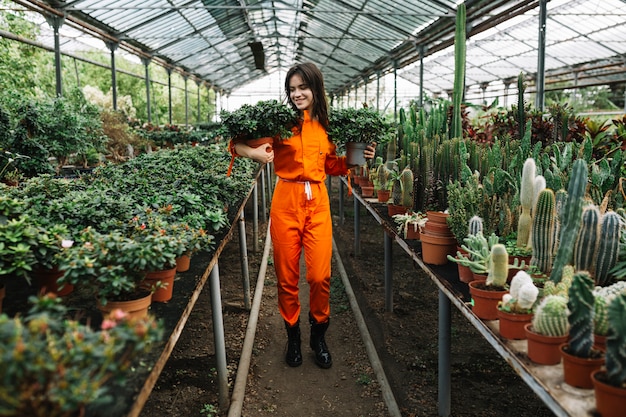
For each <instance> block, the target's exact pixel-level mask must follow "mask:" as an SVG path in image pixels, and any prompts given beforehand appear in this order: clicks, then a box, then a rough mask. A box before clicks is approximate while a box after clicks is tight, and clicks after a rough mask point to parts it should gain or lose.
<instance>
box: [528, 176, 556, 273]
mask: <svg viewBox="0 0 626 417" xmlns="http://www.w3.org/2000/svg"><path fill="white" fill-rule="evenodd" d="M554 207H555V197H554V192H553V191H552V190H550V189H549V188H548V189H545V190H543V191H541V192H540V193H539V197H538V198H537V205H536V206H535V210H534V212H535V214H534V217H533V223H532V233H531V236H532V245H531V246H532V258H531V260H530V264H531V265H532V266H536V267H537V268H538V269H539V270H540V271H541V272H542V273H544V274H548V273H550V269H551V268H552V251H553V246H554V245H553V242H552V239H553V237H554V236H553V233H554V232H553V230H554V222H555V209H554Z"/></svg>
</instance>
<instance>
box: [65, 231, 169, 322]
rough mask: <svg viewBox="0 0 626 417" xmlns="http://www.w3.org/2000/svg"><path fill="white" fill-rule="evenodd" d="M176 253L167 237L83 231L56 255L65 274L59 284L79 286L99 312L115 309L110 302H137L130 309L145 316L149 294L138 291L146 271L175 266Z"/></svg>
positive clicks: (149, 298) (150, 234)
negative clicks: (92, 299) (96, 305)
mask: <svg viewBox="0 0 626 417" xmlns="http://www.w3.org/2000/svg"><path fill="white" fill-rule="evenodd" d="M179 253H181V248H180V245H179V243H178V241H177V238H172V237H171V236H167V235H160V234H153V233H147V234H145V236H143V237H142V238H141V239H133V238H131V237H128V236H126V235H125V234H124V233H122V232H120V231H112V232H109V233H99V232H97V231H95V230H93V229H92V228H87V229H85V230H84V231H83V232H82V233H81V235H80V236H79V237H78V239H77V242H76V243H74V244H73V245H72V246H71V247H68V248H65V250H64V251H63V252H62V253H61V255H60V256H59V268H60V269H61V270H63V271H65V273H64V275H63V277H61V278H60V279H59V282H60V283H70V284H73V285H77V284H80V285H81V287H84V288H86V289H87V290H88V291H90V292H91V293H93V294H94V295H95V296H96V298H97V301H98V308H100V309H101V310H103V311H107V310H111V309H112V308H115V307H118V305H117V304H113V307H111V306H110V304H111V302H113V301H115V302H116V303H117V302H127V301H131V300H132V301H134V300H137V299H140V300H141V302H140V303H139V305H137V306H133V309H134V310H135V311H136V313H135V314H137V315H145V314H146V312H147V309H148V307H149V305H150V301H151V294H150V291H146V290H145V289H144V288H142V284H143V281H144V279H145V275H146V272H147V271H156V270H159V269H162V268H163V267H164V266H165V265H170V266H171V265H175V264H176V256H178V254H179ZM120 308H121V307H120Z"/></svg>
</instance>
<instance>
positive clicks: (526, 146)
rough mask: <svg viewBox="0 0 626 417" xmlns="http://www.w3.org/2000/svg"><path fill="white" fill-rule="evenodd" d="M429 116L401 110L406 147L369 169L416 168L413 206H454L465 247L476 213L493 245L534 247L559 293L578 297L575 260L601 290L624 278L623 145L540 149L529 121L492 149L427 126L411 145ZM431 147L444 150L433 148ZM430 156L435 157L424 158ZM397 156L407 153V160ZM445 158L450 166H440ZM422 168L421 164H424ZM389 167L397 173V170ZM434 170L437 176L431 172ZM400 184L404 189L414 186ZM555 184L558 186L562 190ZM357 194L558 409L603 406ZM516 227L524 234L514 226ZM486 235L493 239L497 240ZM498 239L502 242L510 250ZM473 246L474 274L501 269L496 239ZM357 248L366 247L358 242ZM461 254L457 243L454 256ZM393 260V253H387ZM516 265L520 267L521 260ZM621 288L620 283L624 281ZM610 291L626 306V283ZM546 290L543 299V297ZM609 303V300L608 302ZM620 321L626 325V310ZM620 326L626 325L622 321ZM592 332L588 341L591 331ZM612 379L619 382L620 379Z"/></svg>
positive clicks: (536, 264) (571, 412)
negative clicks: (534, 357) (482, 311)
mask: <svg viewBox="0 0 626 417" xmlns="http://www.w3.org/2000/svg"><path fill="white" fill-rule="evenodd" d="M422 117H423V114H422V116H421V117H416V116H415V115H412V117H410V118H406V117H404V115H403V113H402V112H401V125H403V126H405V129H404V130H403V131H399V135H398V142H400V143H401V144H402V146H401V147H402V149H400V150H397V149H395V146H397V144H396V143H393V142H392V143H391V145H390V148H391V147H394V149H392V150H391V151H390V150H389V149H388V152H387V162H384V163H383V162H382V161H380V160H379V161H378V162H377V163H376V164H374V166H372V167H371V172H372V173H373V174H372V175H373V176H377V177H378V176H379V175H380V173H383V172H387V175H386V176H385V179H387V178H399V175H398V172H400V171H401V170H400V169H399V168H400V167H398V164H400V165H405V166H407V167H414V168H413V170H414V173H415V182H414V184H413V185H414V186H413V187H411V190H412V191H413V193H414V195H413V209H414V210H415V211H416V212H419V211H420V210H424V212H425V209H426V207H433V208H435V207H436V208H437V209H439V210H449V218H448V224H449V225H450V227H451V229H452V231H453V233H454V236H455V237H456V238H457V242H458V243H459V246H462V244H463V243H464V242H465V243H467V242H469V241H468V240H467V238H468V234H469V220H470V218H471V217H473V216H480V218H481V219H484V230H482V231H481V234H482V233H484V235H485V236H488V235H492V236H494V237H495V242H498V241H500V242H501V243H505V242H506V237H508V236H515V237H516V238H517V242H515V243H514V244H513V247H516V246H517V247H523V248H526V247H528V248H530V249H532V258H531V259H532V260H531V264H532V266H533V268H534V270H535V272H540V273H543V277H545V278H544V280H545V281H547V283H548V284H549V285H547V287H548V288H551V289H553V291H557V290H558V291H561V295H562V296H565V298H566V299H571V296H570V295H569V294H568V291H567V289H565V290H564V288H567V282H568V281H567V280H564V279H562V276H563V271H564V268H565V269H566V270H567V268H568V265H570V264H572V265H574V266H575V268H576V270H588V271H589V273H590V275H591V276H593V277H594V279H595V281H594V282H595V285H597V286H600V287H608V286H609V285H610V284H612V283H614V282H615V281H616V280H619V279H623V278H624V272H623V271H624V269H625V268H624V266H625V265H626V264H624V261H623V260H622V258H624V253H623V252H620V247H623V246H624V243H623V242H624V239H623V237H624V233H621V231H622V229H623V226H624V224H625V222H624V219H623V217H624V216H623V215H620V214H618V213H619V212H620V211H622V210H621V209H620V210H617V212H615V211H612V210H611V209H607V207H613V208H619V207H622V206H623V203H624V193H623V192H622V188H621V179H620V178H621V175H622V173H623V163H624V160H625V158H624V150H622V149H620V147H619V146H618V147H614V148H613V149H612V151H611V152H610V155H609V154H608V153H607V154H603V153H602V152H598V151H597V149H594V145H593V144H592V143H591V141H590V139H589V137H587V138H585V139H583V140H581V142H579V143H577V142H553V143H551V146H550V147H547V148H542V147H541V146H540V143H536V144H535V145H534V146H533V144H531V133H530V132H531V129H530V123H529V124H528V125H527V126H526V128H527V130H526V132H525V133H523V132H522V133H520V135H521V136H522V137H523V138H522V139H521V140H518V141H509V142H506V141H497V140H496V141H495V142H494V143H492V144H490V145H489V146H485V145H482V146H477V145H476V143H475V142H473V141H471V140H467V139H465V140H459V139H452V140H445V139H441V138H439V136H438V135H434V136H431V137H437V138H438V139H436V142H437V143H435V144H433V143H430V144H428V143H427V142H428V141H427V137H428V136H427V135H423V133H422V136H421V138H422V140H421V141H417V142H414V143H412V142H411V141H410V140H408V139H407V137H406V136H407V135H406V132H410V133H411V134H413V132H419V131H422V132H423V131H424V128H423V127H422V128H420V127H419V126H409V128H408V129H407V128H406V125H410V124H411V123H413V124H415V123H418V121H419V120H423V119H422ZM403 135H404V137H403ZM425 136H426V137H425ZM402 141H404V143H403V142H402ZM431 142H432V141H431ZM620 143H621V142H620ZM431 146H435V147H436V148H438V150H432V148H431ZM420 147H421V149H420ZM406 150H411V152H410V153H411V154H413V155H422V156H417V157H415V159H413V160H411V159H410V156H409V152H407V151H406ZM405 152H406V153H405ZM425 153H427V155H426V156H425V157H424V156H423V155H424V154H425ZM398 154H400V155H401V156H400V158H399V159H398V158H397V155H398ZM429 155H430V156H429ZM419 158H422V159H419ZM455 161H456V164H457V167H456V168H451V164H450V163H451V162H452V163H455ZM446 164H447V165H448V168H447V169H442V167H443V166H444V165H446ZM417 167H421V168H422V169H421V170H417V169H416V168H417ZM433 167H437V169H433ZM389 171H392V172H393V171H395V173H396V174H395V176H393V175H392V174H390V173H389ZM446 173H449V174H446ZM538 173H541V174H542V175H538ZM434 175H436V176H437V178H433V176H434ZM379 182H380V180H379ZM443 183H446V184H448V187H447V193H446V192H444V193H443V194H445V195H443V194H442V193H441V192H440V188H439V187H437V186H436V184H443ZM402 188H404V189H405V190H406V189H407V188H409V187H406V186H405V187H402ZM553 189H554V190H557V191H556V192H554V191H552V190H553ZM565 189H567V190H565ZM444 190H445V187H444ZM355 197H356V200H358V201H359V202H360V203H361V204H363V205H364V206H365V207H366V208H367V210H368V212H369V213H370V214H371V215H372V216H373V217H374V218H376V220H377V221H378V222H379V223H380V224H381V225H382V226H383V227H384V229H385V230H386V231H387V233H385V237H386V238H388V237H391V239H393V240H395V241H396V242H397V243H398V244H399V245H400V246H401V247H402V248H403V249H404V250H405V252H406V253H407V254H408V255H409V256H412V257H413V259H414V260H415V262H416V264H417V265H419V266H420V267H421V268H422V269H423V270H424V271H425V272H426V273H428V274H429V275H430V276H431V278H432V279H433V281H434V282H435V283H436V284H437V285H438V286H439V288H440V290H441V292H442V293H443V294H445V295H446V298H447V299H448V300H449V301H450V302H452V303H453V304H454V305H455V306H456V307H457V308H458V309H459V310H460V311H461V312H462V313H463V314H464V315H465V316H466V318H467V319H468V320H469V321H470V322H471V323H472V324H473V325H474V326H475V327H476V328H477V329H478V330H479V331H480V333H481V334H482V335H483V336H484V337H485V339H487V340H488V341H489V343H491V344H492V346H493V347H494V348H495V349H496V350H497V351H498V352H499V353H500V354H501V355H502V356H503V357H504V358H505V359H506V360H507V362H508V363H510V364H511V366H512V367H513V368H514V369H515V371H516V372H517V373H519V374H520V375H521V376H522V378H523V379H524V380H525V381H526V382H527V383H528V385H529V386H530V387H531V388H532V389H533V390H534V391H535V392H536V393H537V395H538V396H539V397H540V398H542V400H543V401H544V402H545V403H546V404H547V405H548V406H549V407H550V408H551V409H552V410H553V411H554V412H555V414H556V415H562V416H588V415H590V413H592V412H595V410H596V402H595V396H594V392H593V390H590V389H589V388H588V387H587V388H586V389H583V388H579V387H574V386H570V385H568V384H566V383H565V382H564V376H563V375H564V369H563V365H562V364H561V363H560V362H561V361H560V360H559V363H558V364H556V365H552V366H546V365H537V364H535V363H533V361H531V360H529V359H528V352H527V347H526V346H527V341H526V340H521V341H519V340H507V339H504V338H503V337H502V335H501V334H500V330H499V324H500V322H499V320H483V319H481V318H479V317H477V315H476V314H475V312H474V311H472V307H471V304H470V302H472V300H471V297H470V295H469V293H468V291H467V284H465V283H462V282H460V281H459V279H458V278H457V268H456V264H452V265H449V264H448V265H432V264H427V263H425V261H424V258H423V257H422V243H423V242H413V241H407V240H406V239H404V236H400V235H398V234H397V233H396V230H395V229H394V227H393V226H392V221H391V219H390V218H389V215H388V213H387V212H386V211H387V210H386V205H385V204H381V203H377V202H376V201H375V200H373V199H366V198H363V197H362V196H360V195H358V194H357V195H356V196H355ZM557 220H558V221H557ZM481 223H482V222H481ZM513 230H515V231H516V232H517V233H511V232H512V231H513ZM620 233H621V238H620ZM498 236H502V237H501V238H498ZM556 236H559V238H558V239H557V238H556ZM469 237H473V236H469ZM355 238H356V235H355ZM470 240H471V239H470ZM482 241H483V242H484V245H487V242H488V241H490V239H482ZM472 242H474V241H473V240H472ZM500 242H499V243H500ZM499 243H498V245H497V246H498V249H502V248H504V245H501V244H499ZM467 244H468V246H470V247H466V246H463V248H464V249H466V250H470V254H472V253H473V257H472V256H470V257H466V259H467V262H466V264H467V266H471V267H474V268H475V269H476V271H478V270H482V271H484V272H489V268H490V267H493V266H494V265H493V262H491V261H490V259H491V258H490V252H491V249H492V247H491V245H488V246H486V247H485V248H475V247H472V246H471V245H469V243H467ZM385 246H387V245H385ZM355 247H358V243H356V242H355ZM507 247H509V246H507ZM456 254H457V253H456V250H455V251H454V252H453V253H452V254H451V256H450V257H449V259H450V258H454V255H456ZM479 255H480V256H479ZM458 256H461V255H460V254H459V255H458ZM385 259H391V257H387V256H386V257H385ZM620 265H621V267H620ZM451 266H452V267H451ZM504 266H505V267H506V269H508V266H509V265H508V263H507V264H505V265H504ZM515 266H516V267H519V266H520V264H515ZM385 270H386V271H392V268H391V266H390V265H386V267H385ZM507 275H508V274H507ZM539 275H541V274H539ZM508 279H510V276H509V277H508ZM385 282H386V283H387V282H390V283H391V282H393V280H392V279H388V278H387V277H385ZM537 282H538V283H539V282H540V281H539V280H538V281H537ZM614 285H616V286H618V287H619V286H620V285H623V282H621V283H620V282H618V283H616V284H614ZM609 288H610V287H609ZM548 291H550V290H547V289H546V290H544V289H542V297H543V296H545V295H548V294H549V292H548ZM385 292H386V294H387V293H389V294H391V292H392V289H391V288H387V286H386V288H385ZM612 292H613V293H615V292H616V293H620V292H621V293H622V295H621V300H622V301H621V303H625V302H624V300H625V299H626V293H625V292H624V290H615V291H612ZM542 297H539V298H538V300H537V304H539V301H540V300H541V299H542ZM386 298H389V297H386ZM592 299H593V297H592ZM606 303H607V301H606V300H605V301H604V302H603V303H601V304H606ZM616 303H617V305H616V306H614V309H616V310H618V309H619V305H620V304H619V302H616ZM534 306H535V307H536V305H534ZM569 308H570V310H571V309H572V308H573V306H572V305H569ZM618 311H621V310H618ZM615 314H619V313H615ZM570 316H571V314H570ZM596 316H598V314H596ZM622 316H623V315H622ZM621 320H622V323H623V322H626V319H625V318H624V317H622V319H621ZM594 326H596V328H598V327H602V326H599V325H598V324H594V325H590V326H589V329H592V328H594ZM604 327H606V326H604ZM614 327H615V328H616V329H621V328H623V325H621V326H620V327H618V326H614ZM589 329H588V332H587V334H586V338H585V340H586V341H588V340H591V339H592V338H593V337H592V336H593V335H592V334H591V333H589ZM614 332H615V333H616V335H615V336H614V337H613V340H614V345H615V344H616V343H617V341H618V340H622V339H623V338H624V336H623V335H621V334H619V335H617V333H618V332H619V333H623V331H622V330H614ZM586 344H587V345H589V346H591V344H588V343H586ZM441 354H442V355H444V356H442V357H441V358H442V360H447V359H446V358H445V355H446V353H445V352H443V353H441ZM559 355H560V354H559ZM608 357H609V355H607V358H608ZM624 359H626V358H624V357H623V354H619V353H617V354H615V357H614V358H613V359H612V360H613V362H612V363H611V365H612V366H613V365H614V364H619V363H626V360H624ZM618 367H619V365H618ZM620 369H623V366H622V368H620ZM622 374H624V373H623V372H622ZM614 378H615V379H617V380H619V378H620V377H614ZM615 379H614V380H615Z"/></svg>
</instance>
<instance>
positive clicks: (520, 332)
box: [498, 309, 533, 340]
mask: <svg viewBox="0 0 626 417" xmlns="http://www.w3.org/2000/svg"><path fill="white" fill-rule="evenodd" d="M532 319H533V315H532V313H531V314H518V313H509V312H507V311H502V310H500V309H498V320H499V324H500V336H502V337H504V338H505V339H510V340H523V339H526V331H525V330H524V327H525V326H526V325H527V324H528V323H530V322H531V320H532Z"/></svg>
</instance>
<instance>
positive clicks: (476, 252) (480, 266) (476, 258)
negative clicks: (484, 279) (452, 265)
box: [448, 233, 498, 274]
mask: <svg viewBox="0 0 626 417" xmlns="http://www.w3.org/2000/svg"><path fill="white" fill-rule="evenodd" d="M463 241H464V242H465V244H463V245H461V248H462V249H463V250H464V251H466V252H467V255H466V256H464V255H462V254H461V253H460V252H457V256H456V257H453V256H451V255H448V260H450V261H452V262H456V263H459V264H461V265H463V266H467V267H469V268H470V269H471V270H472V272H475V273H477V274H486V273H488V272H489V265H490V257H491V248H493V246H494V245H496V244H497V243H498V236H496V234H495V233H492V234H491V235H490V236H489V238H488V239H487V238H486V237H485V236H483V234H482V233H479V234H477V235H468V236H467V237H466V238H465V239H463Z"/></svg>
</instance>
